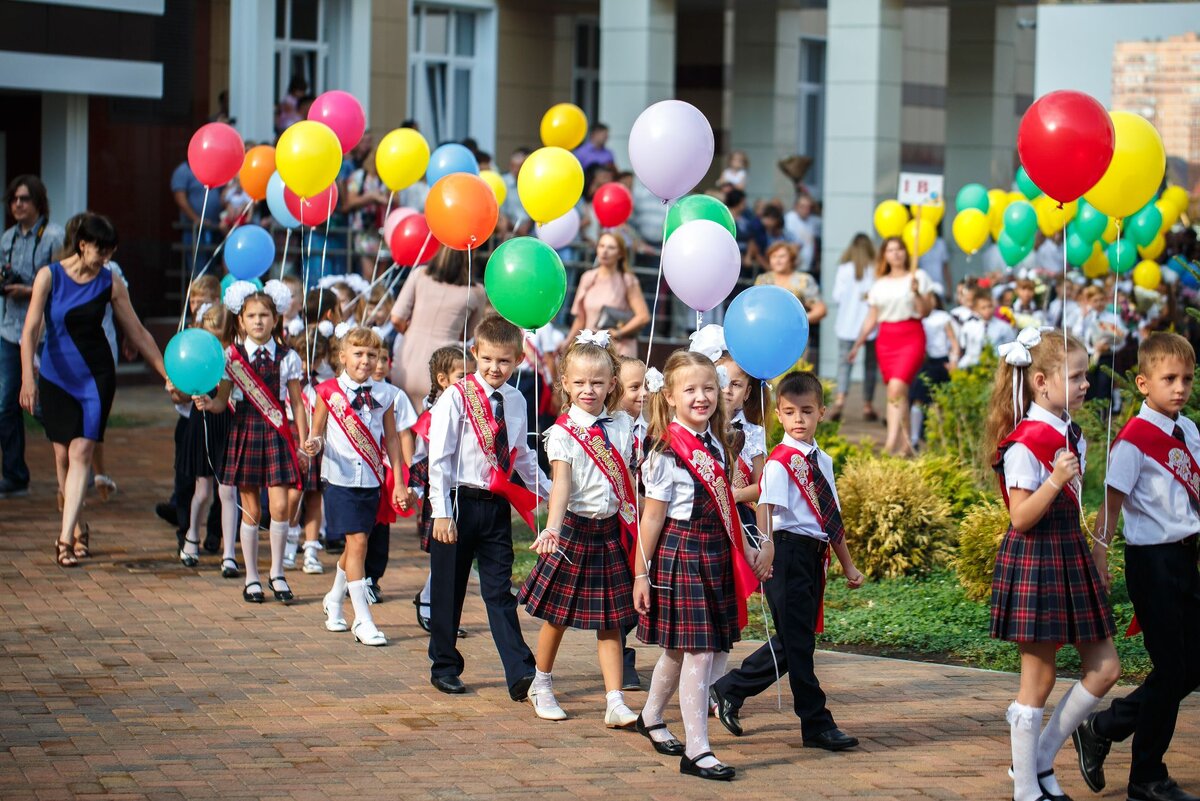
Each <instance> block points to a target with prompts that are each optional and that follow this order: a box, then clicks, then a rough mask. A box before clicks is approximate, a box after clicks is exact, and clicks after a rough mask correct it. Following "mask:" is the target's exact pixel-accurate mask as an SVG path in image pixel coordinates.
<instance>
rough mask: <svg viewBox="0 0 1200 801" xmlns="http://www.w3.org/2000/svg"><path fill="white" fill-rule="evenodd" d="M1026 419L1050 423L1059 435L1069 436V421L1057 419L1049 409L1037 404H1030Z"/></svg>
mask: <svg viewBox="0 0 1200 801" xmlns="http://www.w3.org/2000/svg"><path fill="white" fill-rule="evenodd" d="M1025 419H1026V420H1037V421H1039V422H1042V423H1049V424H1050V425H1051V426H1053V427H1054V430H1055V431H1057V432H1058V433H1060V434H1062V435H1063V436H1066V434H1067V421H1066V420H1064V419H1062V418H1061V417H1056V416H1055V415H1054V414H1053V413H1052V412H1051V411H1050V410H1049V409H1047V408H1046V407H1044V406H1039V405H1038V404H1036V403H1031V404H1029V411H1028V412H1026V413H1025Z"/></svg>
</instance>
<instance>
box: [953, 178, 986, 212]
mask: <svg viewBox="0 0 1200 801" xmlns="http://www.w3.org/2000/svg"><path fill="white" fill-rule="evenodd" d="M991 205H992V204H991V201H989V200H988V191H987V187H986V186H984V185H983V184H967V185H966V186H964V187H963V188H962V189H960V190H958V194H957V195H955V196H954V208H955V210H956V211H960V212H961V211H962V210H963V209H979V210H980V211H982V212H983V213H984V214H987V213H988V209H989V208H991Z"/></svg>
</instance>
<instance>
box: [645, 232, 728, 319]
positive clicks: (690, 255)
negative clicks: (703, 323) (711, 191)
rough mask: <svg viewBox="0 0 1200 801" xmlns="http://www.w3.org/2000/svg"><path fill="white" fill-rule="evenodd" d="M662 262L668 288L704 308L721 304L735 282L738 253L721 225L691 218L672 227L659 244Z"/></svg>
mask: <svg viewBox="0 0 1200 801" xmlns="http://www.w3.org/2000/svg"><path fill="white" fill-rule="evenodd" d="M662 266H663V275H664V276H665V277H666V279H667V284H668V285H669V286H670V287H671V291H672V292H674V293H675V294H676V296H678V297H679V299H680V300H682V301H683V302H684V303H686V304H687V305H688V306H690V307H691V308H693V309H695V310H696V311H702V312H705V311H708V310H709V309H715V308H716V307H717V306H719V305H721V302H722V301H724V300H725V298H727V297H729V293H730V292H732V291H733V288H734V287H735V286H736V285H737V280H738V274H739V273H740V272H741V269H742V255H741V253H740V252H738V246H737V241H736V240H735V239H734V238H733V236H732V235H731V234H730V233H729V229H727V228H726V227H725V226H723V225H720V224H718V223H715V222H713V221H712V220H692V221H691V222H686V223H684V224H683V225H681V226H679V227H678V228H676V229H675V231H674V233H672V234H671V236H670V237H669V238H668V239H667V241H666V243H665V244H664V245H663V249H662Z"/></svg>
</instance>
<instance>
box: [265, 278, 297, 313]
mask: <svg viewBox="0 0 1200 801" xmlns="http://www.w3.org/2000/svg"><path fill="white" fill-rule="evenodd" d="M262 291H263V294H265V295H266V296H267V297H269V298H270V299H271V300H273V301H274V302H275V311H276V312H277V313H279V314H286V313H287V310H288V309H290V308H291V307H292V290H290V289H288V285H287V284H285V283H283V282H282V281H280V280H279V279H278V278H272V279H271V280H270V281H268V282H267V283H266V284H264V285H263V288H262Z"/></svg>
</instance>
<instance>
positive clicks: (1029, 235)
mask: <svg viewBox="0 0 1200 801" xmlns="http://www.w3.org/2000/svg"><path fill="white" fill-rule="evenodd" d="M1037 229H1038V224H1037V212H1036V211H1034V210H1033V206H1031V205H1029V204H1028V203H1026V202H1025V201H1024V200H1018V201H1017V202H1016V203H1009V204H1008V208H1006V209H1005V210H1004V231H1005V232H1006V233H1007V234H1008V235H1009V236H1010V237H1012V240H1013V241H1014V242H1021V243H1028V244H1029V245H1033V238H1034V237H1035V236H1037Z"/></svg>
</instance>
